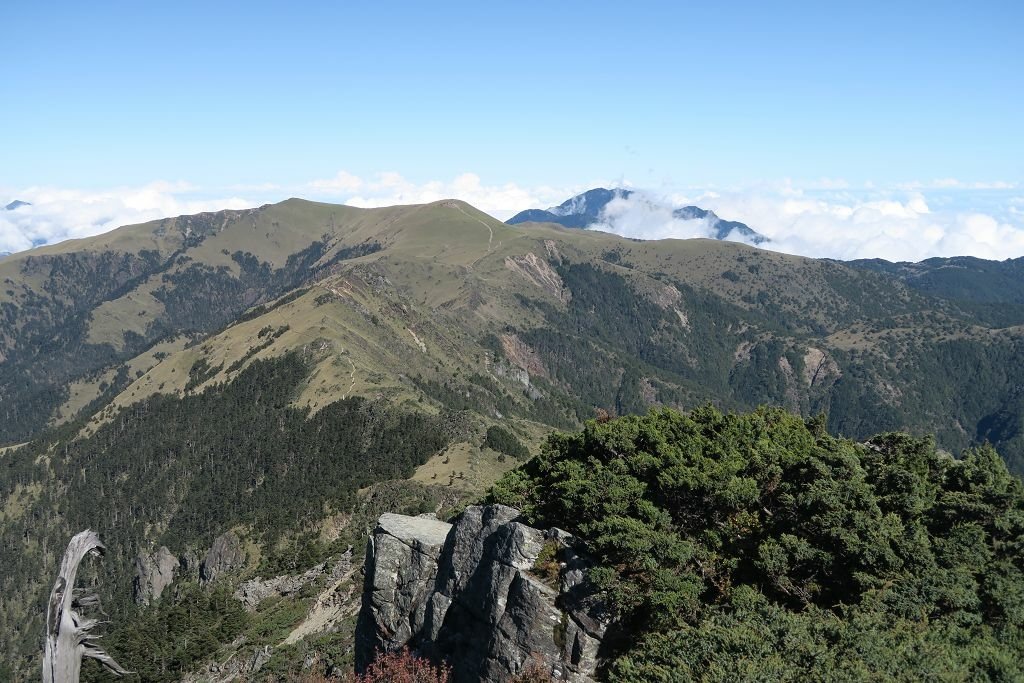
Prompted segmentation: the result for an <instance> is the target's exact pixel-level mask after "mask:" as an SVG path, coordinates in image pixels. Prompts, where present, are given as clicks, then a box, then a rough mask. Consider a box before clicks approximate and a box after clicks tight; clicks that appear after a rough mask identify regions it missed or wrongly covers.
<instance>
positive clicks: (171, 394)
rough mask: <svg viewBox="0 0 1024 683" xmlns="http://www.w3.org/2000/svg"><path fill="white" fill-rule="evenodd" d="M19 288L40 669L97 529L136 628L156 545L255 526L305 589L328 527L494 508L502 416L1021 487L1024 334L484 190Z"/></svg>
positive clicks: (11, 389)
mask: <svg viewBox="0 0 1024 683" xmlns="http://www.w3.org/2000/svg"><path fill="white" fill-rule="evenodd" d="M0 279H2V280H3V282H4V285H5V286H4V287H3V289H2V291H0V315H2V316H3V319H4V321H5V322H4V326H3V327H2V328H0V443H3V444H15V443H22V442H30V443H29V444H28V445H27V446H24V447H22V448H19V449H10V448H7V449H4V450H0V465H2V467H0V500H2V506H0V543H2V547H3V563H4V566H3V567H0V575H2V576H3V577H4V579H3V581H4V582H5V583H4V584H3V586H2V590H3V591H4V595H5V596H12V598H11V599H10V600H7V601H5V607H4V609H3V610H0V620H3V624H0V630H5V631H6V633H7V634H8V636H7V637H8V640H7V641H6V642H5V650H6V651H8V652H12V653H18V654H19V656H22V657H24V656H27V655H28V654H29V650H31V648H32V643H33V642H34V641H33V638H34V637H35V633H36V631H37V630H38V626H39V624H38V620H37V619H36V618H35V617H34V616H32V615H33V614H35V612H34V611H33V606H34V605H37V604H38V603H39V600H40V599H41V597H42V596H43V595H44V594H45V591H46V590H47V588H48V587H47V585H46V583H47V581H48V578H47V577H49V576H50V575H51V574H52V568H53V565H54V563H55V562H56V561H57V560H58V559H59V557H58V555H59V547H60V544H61V543H63V542H64V540H66V536H67V534H68V533H69V532H70V531H72V530H77V526H80V525H83V524H84V525H94V526H97V527H98V528H100V529H101V531H103V533H104V537H105V539H106V540H107V542H108V545H109V546H110V547H111V549H112V555H116V556H117V558H118V559H116V560H115V561H113V562H110V564H109V566H108V567H106V568H105V569H103V570H102V571H103V572H104V573H103V574H102V578H103V580H104V591H105V593H106V595H107V598H108V601H109V602H111V603H112V606H111V609H112V610H113V611H114V614H115V616H116V617H117V618H119V619H121V620H122V621H124V620H126V619H127V620H129V621H128V622H127V623H135V622H133V621H130V619H132V618H134V617H132V614H133V612H132V610H133V608H132V607H131V606H130V604H129V594H128V582H129V581H130V576H131V571H132V570H131V559H132V558H133V557H134V555H135V554H136V553H137V552H140V551H141V550H144V549H149V548H152V547H155V545H160V544H165V545H168V546H169V547H171V548H172V549H173V551H174V552H176V553H178V552H186V551H189V552H202V551H203V550H204V549H205V547H208V544H209V541H210V540H211V539H212V537H213V536H216V535H217V534H219V533H223V532H224V531H227V530H228V529H236V530H239V532H240V533H242V534H243V536H245V538H246V539H247V542H248V543H250V547H251V548H252V549H253V552H254V553H255V555H254V557H256V556H259V557H263V558H271V559H270V560H268V562H269V563H270V564H267V563H265V562H263V561H262V560H253V562H251V563H250V566H249V567H248V569H247V570H246V572H248V573H247V574H245V576H255V575H257V574H258V573H259V572H260V571H263V572H280V571H283V570H284V569H287V570H289V571H298V569H297V568H296V565H294V563H292V564H291V565H288V566H287V567H285V565H283V564H280V563H278V560H275V559H273V558H278V559H280V558H281V557H283V556H284V555H287V553H288V552H292V551H294V552H298V551H297V550H295V549H296V548H298V547H300V546H301V545H302V544H303V543H306V541H308V538H307V536H306V535H305V534H307V532H308V531H309V530H310V529H328V528H331V529H335V528H339V529H340V528H344V529H347V531H343V532H338V533H335V534H334V535H333V537H332V540H331V542H329V543H327V542H325V543H324V544H322V545H321V546H316V545H315V544H314V545H313V546H311V547H314V548H318V549H317V550H315V551H311V552H309V553H307V554H306V560H305V562H307V563H309V562H316V561H320V560H322V559H326V558H329V557H334V556H335V555H336V554H337V552H338V550H339V547H338V545H337V544H335V545H331V543H334V542H335V541H338V542H339V543H340V542H341V541H340V540H339V539H345V538H353V539H355V538H357V537H358V534H359V533H361V532H362V527H360V526H359V524H361V523H364V522H365V520H364V521H363V522H358V521H354V520H358V519H360V517H359V515H360V514H364V515H369V514H370V512H368V511H371V510H376V509H378V508H379V507H380V506H391V507H396V508H397V507H401V506H402V505H406V504H407V505H409V506H411V508H410V509H413V510H415V511H418V510H419V509H420V508H419V507H418V506H427V507H430V508H432V509H433V508H438V507H439V506H440V507H442V508H444V509H451V508H452V506H456V505H458V502H459V501H460V500H466V499H468V498H471V497H472V496H474V495H478V494H479V492H481V491H482V490H483V489H484V488H485V487H486V486H488V485H489V484H490V483H492V482H493V481H494V480H495V479H496V478H497V477H498V476H499V475H500V474H501V472H503V471H505V470H507V469H508V468H509V467H511V466H513V465H514V461H515V458H514V457H513V456H511V455H510V456H508V457H506V455H505V454H502V453H499V452H497V451H495V450H493V449H492V448H490V447H488V446H486V445H485V433H486V432H487V429H488V427H491V426H494V425H501V426H503V427H504V428H505V429H507V430H509V433H511V434H513V435H514V436H515V438H517V439H519V440H521V441H523V442H524V443H526V444H527V445H529V446H535V445H536V444H537V443H539V442H540V440H541V438H542V437H543V435H544V434H545V433H546V432H547V431H549V430H550V428H551V427H561V428H574V427H576V426H578V425H579V424H580V423H581V421H582V420H585V419H588V418H590V417H593V416H594V415H595V414H600V413H601V412H606V413H610V414H626V413H637V412H644V411H646V410H647V409H648V408H649V407H651V406H656V405H666V406H673V407H680V408H692V407H694V406H697V405H700V404H703V403H707V402H711V403H714V404H716V405H717V406H719V407H721V408H725V409H748V408H753V407H754V406H756V405H758V404H762V403H769V404H774V405H780V406H783V407H786V408H788V409H789V410H791V411H795V412H799V413H801V414H803V415H805V416H810V415H815V414H817V413H819V412H826V413H827V414H828V416H829V427H830V429H831V430H832V431H833V432H838V433H842V434H844V435H846V436H849V437H853V438H855V439H864V438H867V437H868V436H869V435H871V434H874V433H877V432H880V431H885V430H891V429H907V430H910V431H912V432H914V433H917V434H928V433H936V434H937V437H938V444H939V446H940V447H941V448H944V449H946V450H948V451H951V452H954V453H958V452H959V451H960V450H961V449H963V448H965V447H967V446H969V445H971V444H973V443H976V442H980V441H983V440H988V441H991V442H993V443H995V444H996V446H997V447H998V448H999V449H1000V452H1001V454H1002V455H1003V457H1004V458H1005V459H1006V461H1007V462H1008V464H1009V465H1010V467H1011V468H1012V469H1014V470H1015V471H1016V472H1018V473H1019V472H1022V471H1024V457H1022V454H1024V418H1022V415H1024V412H1022V411H1024V396H1022V394H1021V392H1020V391H1019V387H1020V386H1024V364H1022V363H1020V362H1019V359H1020V357H1021V351H1022V348H1021V345H1022V339H1024V334H1022V333H1024V329H1022V328H1020V327H1015V326H1005V325H1003V326H1000V325H997V324H996V323H994V322H993V321H992V319H991V317H990V316H988V315H987V314H985V313H984V312H979V310H978V309H976V308H974V307H972V306H971V305H968V304H967V303H965V302H964V301H963V300H958V299H952V298H942V297H938V296H935V295H933V294H930V293H927V292H923V291H920V289H919V288H916V287H914V286H913V285H912V283H909V282H905V281H904V280H903V279H901V278H897V277H893V276H892V275H891V274H889V273H886V272H869V271H866V270H864V269H859V268H853V267H850V266H848V265H844V264H841V263H836V262H831V261H824V260H814V259H805V258H800V257H795V256H788V255H784V254H778V253H774V252H768V251H762V250H758V249H754V248H751V247H747V246H744V245H740V244H735V243H729V242H720V241H715V240H664V241H659V242H637V241H632V240H627V239H623V238H620V237H617V236H615V235H610V234H604V233H597V232H590V231H581V230H571V229H565V228H561V227H559V226H555V225H550V224H531V225H529V226H524V227H519V226H512V225H507V224H504V223H501V222H499V221H497V220H495V219H493V218H491V217H490V216H487V215H486V214H484V213H482V212H480V211H477V210H476V209H474V208H473V207H471V206H469V205H467V204H465V203H463V202H458V201H441V202H435V203H433V204H428V205H420V206H404V207H388V208H382V209H355V208H351V207H344V206H335V205H329V204H320V203H314V202H306V201H302V200H288V201H286V202H282V203H281V204H276V205H271V206H264V207H261V208H259V209H253V210H248V211H230V212H219V213H216V214H202V215H199V216H192V217H179V218H176V219H167V220H163V221H155V222H152V223H148V224H144V225H139V226H128V227H125V228H122V229H120V230H117V231H114V232H112V233H108V234H106V235H103V236H100V237H96V238H91V239H89V240H80V241H77V242H72V243H64V244H61V245H56V246H54V247H45V248H41V249H36V250H32V251H31V252H26V253H24V254H17V255H15V256H12V257H9V258H7V259H4V260H3V261H2V262H0ZM256 378H262V379H256ZM260 382H263V383H265V384H266V388H265V389H264V390H261V389H260V388H259V385H260ZM268 397H272V400H270V402H269V403H267V401H268V400H269V399H268ZM360 416H370V417H368V418H366V419H367V420H369V422H365V421H363V417H360ZM348 421H352V422H353V424H352V425H351V426H348V425H346V422H348ZM366 424H372V425H392V428H393V429H398V428H397V427H394V425H404V427H402V428H401V429H400V430H399V431H398V432H392V433H393V434H398V433H401V434H405V435H406V436H405V437H403V439H404V440H403V439H399V441H402V442H403V443H405V442H419V443H421V444H424V447H423V448H421V449H415V450H412V451H410V450H408V449H406V450H402V449H401V448H400V449H397V450H396V449H394V448H390V447H388V448H385V447H383V446H382V445H381V444H379V443H376V442H375V441H374V440H373V438H371V437H372V435H373V431H372V430H370V431H367V429H366V427H365V425H366ZM218 425H219V426H218ZM268 425H270V426H273V425H277V426H278V427H277V429H269V430H268ZM360 425H363V427H360ZM360 429H362V430H363V431H359V430H360ZM47 430H49V431H47ZM233 433H237V434H238V435H239V436H238V437H237V438H233V437H232V436H231V434H233ZM243 435H244V436H243ZM356 441H358V442H359V446H358V447H355V446H354V445H353V446H352V447H351V448H350V447H348V446H346V447H345V448H346V449H347V450H345V449H342V450H344V452H345V453H347V454H348V455H346V457H347V458H349V460H347V461H345V462H347V463H348V465H347V467H348V469H344V468H342V469H339V468H337V467H336V466H335V465H336V463H335V460H334V457H333V456H332V453H334V452H337V451H336V450H332V449H337V448H339V447H338V444H339V443H342V442H344V443H349V442H351V443H352V444H355V442H356ZM261 443H262V444H267V445H271V444H272V445H273V448H271V449H269V450H265V449H261V448H260V447H259V445H260V444H261ZM388 443H389V444H392V445H393V442H388ZM189 444H191V445H189ZM510 450H511V451H515V450H516V449H514V448H513V449H510ZM395 454H399V455H401V457H400V458H398V460H396V461H394V462H392V461H391V460H390V459H389V458H391V457H392V455H395ZM352 468H356V469H357V470H358V471H357V472H355V473H353V472H351V471H348V470H351V469H352ZM200 474H202V477H200V476H199V475H200ZM354 475H355V476H354ZM289 477H291V478H289ZM391 479H399V480H406V479H409V480H410V482H407V483H403V484H401V485H397V484H395V485H394V486H397V487H398V488H397V489H392V488H388V487H390V486H392V484H384V483H382V482H383V481H386V480H391ZM204 482H205V483H204ZM96 487H99V488H100V490H101V491H102V496H103V498H102V499H103V501H105V503H106V505H105V507H104V508H103V509H102V510H93V509H91V508H90V504H89V503H88V500H89V494H90V492H91V491H94V490H95V489H96ZM275 487H277V488H275ZM281 487H284V488H281ZM382 491H383V493H381V492H382ZM140 495H143V496H144V497H143V498H140V499H136V498H137V497H138V496H140ZM286 498H287V499H288V500H287V501H286V500H285V499H286ZM403 501H404V502H403ZM293 503H295V504H299V503H301V509H299V508H295V507H294V506H291V507H290V505H292V504H293ZM374 506H377V507H374ZM263 509H270V510H274V511H275V512H274V515H275V516H273V518H272V519H271V518H269V517H265V516H261V515H263V514H264V513H262V512H260V510H263ZM360 510H362V511H363V512H362V513H360ZM197 511H199V512H202V513H203V516H204V519H196V518H195V514H196V512H197ZM189 515H192V517H189ZM339 519H347V520H349V524H350V525H351V526H346V525H345V524H342V523H340V522H339V521H338V520H339ZM332 520H333V521H332ZM115 528H116V529H118V530H117V531H114V529H115ZM346 534H348V535H347V536H346ZM328 536H330V534H328ZM303 539H306V541H304V540H303ZM304 566H305V565H304ZM260 567H262V569H260ZM263 576H267V574H266V573H264V574H263ZM98 578H99V577H98ZM300 611H301V610H300ZM275 614H276V613H275ZM304 615H305V612H303V613H302V614H300V615H298V617H296V618H299V617H302V616H304ZM219 618H220V617H217V619H219ZM266 618H267V619H268V620H269V619H271V616H267V617H266ZM273 618H278V617H273ZM280 618H284V617H280ZM215 621H216V620H215ZM216 623H220V622H219V621H217V622H216ZM260 623H262V622H260ZM14 625H16V626H14ZM290 625H291V626H295V624H290ZM252 628H254V629H257V630H258V629H260V628H262V626H259V625H258V624H257V625H252ZM268 628H269V626H268ZM225 633H226V632H225ZM232 633H235V632H234V631H232ZM275 633H276V631H275ZM288 633H290V631H288V632H285V634H284V635H287V634H288ZM284 635H282V639H283V638H284ZM225 637H227V636H225ZM232 637H234V636H232ZM248 642H253V641H251V640H250V641H248ZM260 642H263V641H260ZM268 642H269V641H268ZM270 644H273V645H279V644H280V642H279V641H275V642H274V643H270ZM215 645H216V644H214V646H215ZM214 649H216V647H214ZM178 654H181V653H178ZM168 656H170V655H168ZM174 656H175V657H177V656H178V655H174ZM182 656H184V655H182ZM204 656H205V655H204ZM186 660H187V661H188V662H192V663H195V662H197V661H199V659H197V658H195V657H192V658H191V659H189V658H188V657H185V659H183V660H182V659H179V660H175V661H186ZM18 661H20V662H22V663H24V662H25V661H27V660H25V659H19V660H18ZM126 665H128V666H130V663H128V664H126ZM182 666H184V665H182Z"/></svg>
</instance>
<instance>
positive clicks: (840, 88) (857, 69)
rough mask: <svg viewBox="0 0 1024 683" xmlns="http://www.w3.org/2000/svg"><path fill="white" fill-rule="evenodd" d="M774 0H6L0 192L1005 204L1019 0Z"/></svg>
mask: <svg viewBox="0 0 1024 683" xmlns="http://www.w3.org/2000/svg"><path fill="white" fill-rule="evenodd" d="M771 4H772V3H705V4H702V5H688V4H685V3H644V2H640V3H631V4H630V3H618V4H604V3H595V2H591V3H571V2H562V3H550V2H547V3H530V2H519V3H500V5H501V6H497V5H499V3H479V2H474V3H462V2H454V3H403V2H392V3H362V4H361V5H359V6H355V5H348V4H347V3H334V2H332V3H309V4H306V5H305V6H297V7H293V6H289V5H287V4H285V3H257V2H250V3H237V4H232V3H190V2H177V3H163V4H157V3H114V2H111V3H91V4H82V3H56V4H51V5H39V4H38V3H37V4H35V5H33V3H9V4H8V5H7V6H6V7H5V9H4V13H3V21H4V25H5V30H4V39H3V41H2V42H0V83H2V84H3V86H2V87H3V92H4V97H3V105H2V106H0V129H2V130H3V131H4V133H5V135H4V142H3V147H2V149H3V151H2V153H0V154H2V156H0V189H2V190H4V191H5V192H6V193H7V194H9V195H13V194H15V193H18V192H19V191H20V192H22V193H23V194H24V192H25V191H26V190H28V189H30V188H41V187H44V188H51V189H62V190H71V189H73V190H75V191H79V192H90V191H92V192H106V191H108V190H110V188H126V187H132V188H139V187H142V186H145V185H147V184H150V183H157V182H162V183H177V185H176V187H178V188H179V190H178V194H179V195H180V194H189V193H190V198H191V199H193V200H196V201H197V200H198V198H205V199H206V200H208V201H216V200H221V201H227V200H229V199H230V200H249V201H263V200H268V201H270V200H276V199H280V198H283V196H280V195H284V196H287V195H288V194H304V192H303V189H304V188H305V189H306V190H308V189H309V188H311V187H313V185H311V184H312V183H315V182H317V181H318V180H320V181H323V180H326V179H330V178H334V177H336V175H337V174H338V173H339V172H345V173H348V174H353V175H355V176H357V177H359V178H362V179H372V178H377V177H378V175H377V174H380V173H385V172H387V173H397V174H400V175H401V176H402V178H403V182H406V183H407V184H409V185H410V186H417V187H421V186H424V185H426V184H429V183H431V182H435V183H436V182H441V183H444V184H446V187H454V186H455V185H456V184H457V183H456V179H457V178H458V177H459V176H461V175H462V174H467V173H468V174H474V175H475V176H476V177H478V178H480V179H481V183H482V184H483V185H484V186H486V187H497V188H500V187H507V186H509V185H514V186H515V187H517V188H520V189H523V190H524V193H525V194H524V196H523V199H524V200H525V199H526V198H527V197H528V198H530V199H541V198H543V199H546V198H547V197H548V196H549V195H550V196H551V197H555V190H556V189H558V190H561V189H566V190H568V189H577V188H583V187H586V186H588V185H590V184H594V183H597V182H602V183H606V184H616V183H619V182H625V183H628V184H632V185H634V186H637V187H647V188H652V189H654V190H656V191H658V192H662V193H663V194H665V193H669V192H672V193H678V192H680V191H684V190H685V189H686V188H690V190H692V189H693V188H698V187H699V188H705V189H707V188H712V189H713V188H723V187H726V188H751V187H765V186H774V185H775V184H777V183H780V182H791V183H793V182H795V183H796V185H797V186H799V187H806V188H807V190H808V191H813V189H814V188H815V187H818V186H820V185H823V184H824V185H826V186H829V187H827V188H826V189H830V190H831V189H835V188H834V187H832V185H835V184H837V183H841V184H846V185H848V186H852V187H856V188H863V187H867V188H869V189H872V190H877V188H887V191H889V192H892V193H897V194H898V193H899V192H906V190H905V189H904V190H900V188H901V187H903V188H905V187H906V186H908V185H909V184H914V183H917V184H927V183H934V182H935V181H943V182H947V183H948V182H949V181H951V180H954V179H955V180H956V181H957V182H958V183H960V184H961V185H963V187H962V188H960V189H961V191H960V192H959V193H958V194H956V195H955V197H954V199H952V200H948V201H952V202H954V203H955V204H956V205H957V206H958V210H961V211H965V210H981V208H983V207H982V204H985V203H986V202H988V203H991V202H992V199H991V196H989V197H988V198H985V197H981V196H980V195H979V196H978V199H977V200H975V198H974V197H973V196H972V195H971V193H970V192H968V191H967V190H968V189H969V187H970V186H973V185H976V184H978V183H983V184H985V187H990V186H991V185H992V184H997V185H999V186H1000V187H1003V186H1010V188H1009V189H1007V188H1005V187H1003V191H1004V192H1005V193H1006V196H1005V201H1004V200H1002V199H1001V200H999V201H998V202H996V203H998V204H999V205H1000V208H999V210H998V211H997V212H996V213H998V214H999V215H997V216H996V218H997V219H998V220H1000V221H1005V220H1011V219H1012V220H1016V218H1015V217H1014V215H1013V212H1011V211H1010V208H1011V207H1012V206H1013V205H1012V204H1011V202H1012V201H1013V200H1015V199H1016V198H1017V196H1016V195H1022V194H1024V191H1020V192H1015V190H1016V189H1018V188H1019V186H1020V185H1021V184H1022V183H1024V135H1022V130H1021V128H1022V126H1021V121H1022V120H1024V115H1022V110H1024V76H1022V74H1024V47H1022V46H1024V41H1022V40H1021V39H1020V36H1019V31H1020V27H1021V26H1024V3H1019V2H987V3H986V2H977V3H965V2H958V3H944V2H929V3H915V2H899V3H892V2H878V3H872V2H861V3H850V4H849V5H848V6H847V7H846V8H839V7H836V5H838V4H839V3H821V2H815V3H785V6H784V7H770V6H769V5H771ZM367 182H369V181H368V180H367ZM182 188H187V190H186V189H182ZM542 189H546V190H547V191H548V192H547V194H546V193H545V191H543V190H542ZM944 189H947V190H948V189H949V188H948V185H947V187H946V188H944ZM308 193H309V194H316V193H315V192H308ZM1011 195H1013V196H1011ZM12 198H13V196H12ZM897 198H899V199H901V200H906V197H897ZM0 199H3V197H2V196H0ZM344 199H345V197H340V198H339V200H344ZM932 201H933V202H935V201H939V202H940V203H941V202H942V201H947V200H939V199H933V200H932ZM975 204H977V206H975ZM183 206H184V204H183ZM499 208H503V207H499ZM508 208H509V209H511V208H515V207H508ZM1000 212H1001V213H1000ZM740 218H747V219H753V218H756V216H750V217H743V216H741V217H740ZM2 248H3V245H2V244H0V249H2Z"/></svg>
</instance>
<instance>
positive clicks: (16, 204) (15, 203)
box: [4, 199, 32, 211]
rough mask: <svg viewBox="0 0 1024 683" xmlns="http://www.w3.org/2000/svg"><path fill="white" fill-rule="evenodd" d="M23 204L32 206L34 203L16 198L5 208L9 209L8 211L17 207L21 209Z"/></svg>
mask: <svg viewBox="0 0 1024 683" xmlns="http://www.w3.org/2000/svg"><path fill="white" fill-rule="evenodd" d="M23 206H32V204H30V203H29V202H23V201H21V200H20V199H15V200H14V201H13V202H11V203H10V204H8V205H7V206H5V207H4V208H5V209H7V210H8V211H14V210H15V209H19V208H21V207H23Z"/></svg>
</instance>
